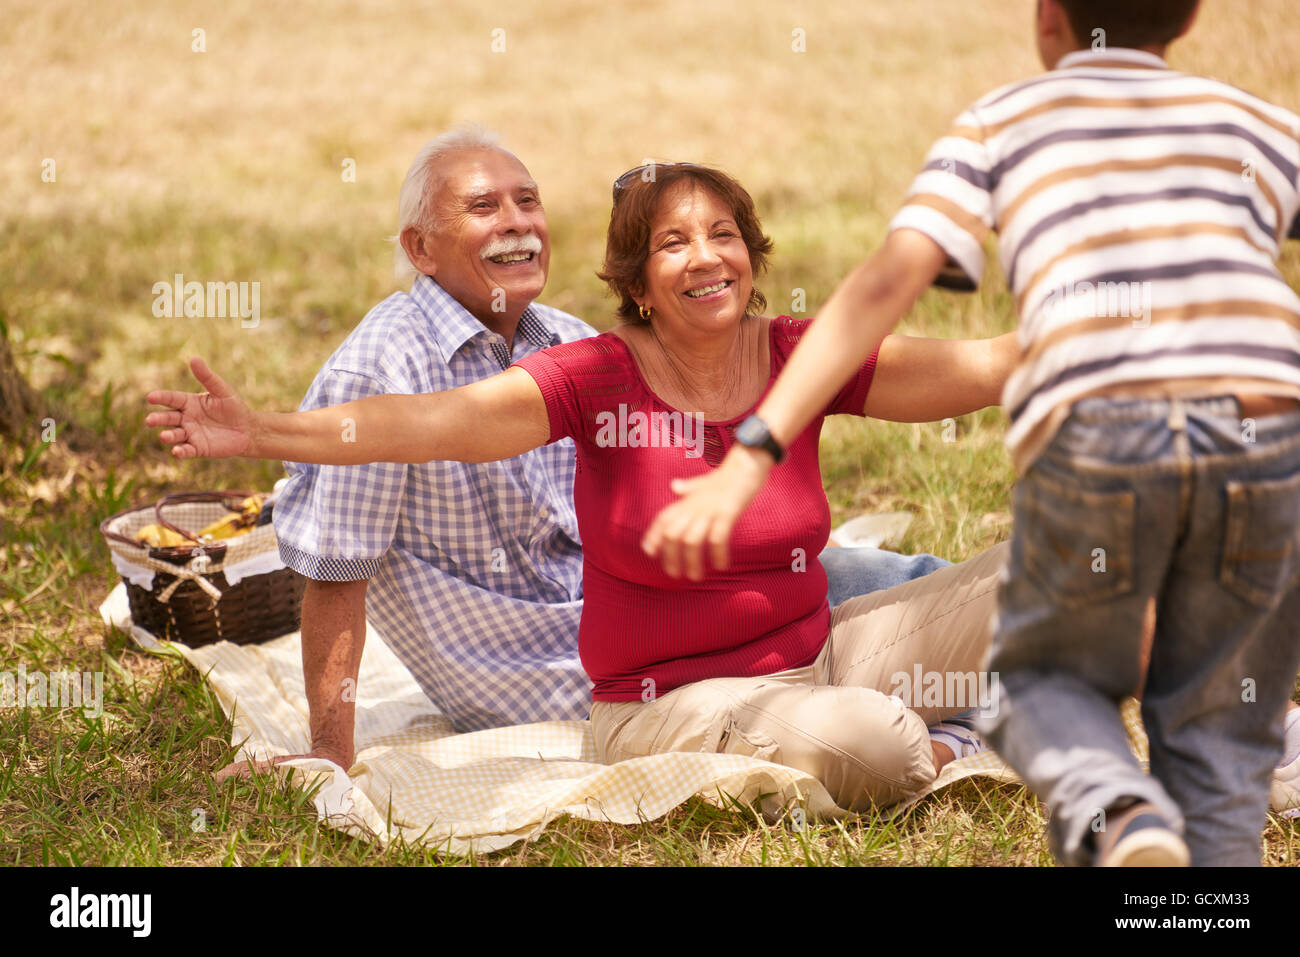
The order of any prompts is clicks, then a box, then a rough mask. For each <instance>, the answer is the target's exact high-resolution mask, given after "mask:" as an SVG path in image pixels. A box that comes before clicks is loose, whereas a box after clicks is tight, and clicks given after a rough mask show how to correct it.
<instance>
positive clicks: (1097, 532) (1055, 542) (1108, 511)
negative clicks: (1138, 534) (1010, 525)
mask: <svg viewBox="0 0 1300 957" xmlns="http://www.w3.org/2000/svg"><path fill="white" fill-rule="evenodd" d="M1015 503H1016V515H1015V529H1014V532H1013V534H1015V535H1016V536H1018V537H1019V538H1020V540H1021V544H1022V548H1023V549H1024V562H1025V572H1026V574H1027V575H1028V576H1029V577H1030V578H1031V579H1032V580H1033V581H1034V582H1035V583H1036V584H1037V585H1038V587H1039V588H1040V589H1042V591H1043V592H1044V593H1045V594H1046V595H1048V596H1050V597H1051V598H1053V599H1054V600H1056V601H1057V602H1059V603H1060V604H1061V605H1063V606H1065V607H1068V608H1082V607H1085V606H1087V605H1090V604H1094V603H1096V602H1102V601H1108V600H1110V599H1113V598H1118V597H1120V596H1121V595H1127V594H1128V593H1130V592H1131V591H1133V560H1134V517H1135V514H1136V511H1137V496H1136V493H1134V492H1133V491H1132V490H1130V489H1120V490H1117V491H1108V492H1095V491H1088V490H1085V489H1081V488H1076V487H1074V486H1072V485H1070V484H1068V482H1066V481H1058V480H1056V479H1054V478H1050V477H1048V476H1047V475H1045V474H1043V470H1042V469H1041V468H1037V469H1032V470H1030V473H1029V474H1028V475H1027V476H1025V478H1024V479H1023V480H1022V481H1021V482H1020V484H1019V485H1017V487H1016V492H1015Z"/></svg>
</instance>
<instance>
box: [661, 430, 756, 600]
mask: <svg viewBox="0 0 1300 957" xmlns="http://www.w3.org/2000/svg"><path fill="white" fill-rule="evenodd" d="M772 467H773V462H772V456H770V455H769V454H768V453H766V452H763V451H759V450H756V449H751V448H748V447H746V446H743V445H736V446H733V447H732V449H731V451H730V452H728V453H727V455H726V458H724V459H723V460H722V464H720V465H719V466H718V467H717V468H716V469H714V470H713V471H712V472H709V473H708V474H707V475H701V476H699V477H698V478H692V479H675V480H674V481H673V484H672V490H673V492H675V493H676V494H678V495H682V496H684V498H682V500H681V501H679V502H674V503H673V504H672V505H669V506H668V507H667V508H665V509H664V510H663V511H661V512H660V513H659V514H658V515H657V516H655V520H654V521H653V522H652V523H651V524H650V528H649V530H647V531H646V533H645V537H644V538H643V539H642V540H641V548H642V550H643V551H644V552H645V553H646V554H647V555H649V556H650V557H651V558H654V557H655V556H659V558H660V561H661V562H662V563H663V568H664V573H665V574H667V575H669V576H670V577H672V578H680V577H681V576H682V573H683V570H684V571H685V574H686V577H687V578H689V579H691V580H692V581H702V580H703V579H704V549H705V546H706V544H707V546H708V548H709V555H710V558H711V559H712V564H713V567H714V568H715V569H718V570H722V569H724V568H726V567H727V566H728V565H729V564H730V557H729V555H728V553H727V545H728V542H730V540H731V530H732V529H733V528H734V527H735V525H736V521H737V520H738V519H739V518H740V516H741V515H742V514H743V513H744V511H745V509H746V508H747V507H748V506H749V503H750V502H752V501H753V500H754V497H755V496H756V495H758V493H759V491H760V490H761V489H762V488H763V483H764V482H766V481H767V475H768V473H769V472H771V471H772Z"/></svg>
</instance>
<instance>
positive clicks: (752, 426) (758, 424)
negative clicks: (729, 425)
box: [736, 416, 771, 448]
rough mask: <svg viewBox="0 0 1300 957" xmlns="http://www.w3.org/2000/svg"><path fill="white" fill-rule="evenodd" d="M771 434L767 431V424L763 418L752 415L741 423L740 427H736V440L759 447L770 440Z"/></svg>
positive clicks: (742, 443)
mask: <svg viewBox="0 0 1300 957" xmlns="http://www.w3.org/2000/svg"><path fill="white" fill-rule="evenodd" d="M770 434H771V433H769V432H768V431H767V426H766V425H764V424H763V420H762V419H757V418H754V417H753V416H750V417H749V418H748V419H746V420H745V421H744V422H742V423H740V428H738V429H736V441H737V442H739V443H740V444H741V445H748V446H751V447H754V448H758V447H760V446H762V444H763V443H764V442H766V441H767V440H768V438H769V437H770Z"/></svg>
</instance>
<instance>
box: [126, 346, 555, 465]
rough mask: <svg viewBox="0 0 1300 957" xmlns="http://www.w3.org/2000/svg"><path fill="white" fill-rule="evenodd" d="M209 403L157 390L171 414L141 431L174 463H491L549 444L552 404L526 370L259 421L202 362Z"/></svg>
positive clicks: (153, 395)
mask: <svg viewBox="0 0 1300 957" xmlns="http://www.w3.org/2000/svg"><path fill="white" fill-rule="evenodd" d="M190 369H191V371H192V372H193V373H194V377H195V378H196V379H198V380H199V383H200V384H201V385H202V386H203V387H204V388H206V389H207V390H208V391H207V392H205V393H194V392H174V391H170V390H156V391H153V392H150V393H149V394H148V395H147V396H145V399H146V401H148V402H150V403H152V404H154V405H161V406H166V407H167V410H166V411H162V412H151V413H149V415H148V416H147V417H146V418H145V424H146V425H148V426H153V427H162V428H163V431H162V432H161V433H160V434H159V438H160V439H161V440H162V441H163V442H164V443H166V444H170V445H171V446H172V455H174V456H176V457H177V458H182V459H190V458H228V457H232V456H242V457H245V458H259V459H284V460H287V461H290V462H308V463H315V464H317V465H363V464H365V463H367V462H408V463H418V462H429V461H432V460H434V459H443V460H451V461H455V462H491V461H494V460H496V459H507V458H513V457H514V456H516V455H522V454H523V453H524V452H528V451H530V450H532V449H535V448H537V447H538V446H541V445H544V444H546V442H547V440H548V439H549V438H550V421H549V419H548V417H547V412H546V401H545V399H543V398H542V392H541V390H540V389H539V388H538V387H537V383H536V382H535V381H534V380H533V377H532V376H530V375H529V374H528V373H527V372H525V371H524V370H523V369H507V370H506V371H505V372H502V373H500V374H498V375H494V376H492V377H490V378H487V379H482V380H480V381H478V382H474V383H472V384H470V385H466V386H461V387H460V388H457V389H448V390H446V391H445V392H431V393H427V394H423V395H397V394H387V395H374V396H370V397H368V398H365V399H358V400H356V401H354V402H344V403H342V404H341V405H332V406H328V407H327V408H323V409H313V410H311V411H308V412H254V411H253V410H252V409H250V408H249V407H248V405H247V404H246V403H245V402H244V400H243V399H241V398H240V397H239V395H238V394H237V393H236V392H235V390H234V389H233V388H231V387H230V385H228V384H227V383H226V382H225V380H223V379H222V378H221V377H220V376H219V375H217V374H216V373H215V372H213V371H212V370H211V369H210V368H208V365H207V363H205V362H204V361H203V360H202V359H201V358H199V357H197V356H196V357H195V358H193V359H192V360H190Z"/></svg>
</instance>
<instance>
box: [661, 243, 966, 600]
mask: <svg viewBox="0 0 1300 957" xmlns="http://www.w3.org/2000/svg"><path fill="white" fill-rule="evenodd" d="M947 258H948V257H947V254H946V253H945V252H944V251H943V249H941V248H940V247H939V245H938V244H937V243H936V242H935V241H934V240H932V239H930V237H928V236H926V235H925V234H923V233H920V232H917V231H916V230H912V229H896V230H894V231H893V232H891V233H890V234H889V236H888V238H887V239H886V240H885V243H884V245H883V246H881V248H880V249H879V250H878V251H877V252H876V253H875V254H874V255H873V256H871V258H869V259H868V260H867V261H866V262H864V263H862V265H860V266H858V267H857V268H856V269H854V270H853V272H851V273H849V275H848V277H847V278H846V279H845V280H844V281H843V282H842V283H840V285H839V287H838V288H837V289H836V290H835V292H834V293H833V294H832V295H831V297H830V299H828V300H827V302H826V305H825V306H824V307H823V308H822V309H821V311H820V312H819V313H818V314H817V319H816V321H815V322H813V324H812V326H811V327H810V328H809V330H808V332H807V333H806V334H805V335H804V337H803V339H802V340H800V342H799V345H798V346H796V347H795V350H794V352H793V353H792V354H791V356H790V361H789V362H787V363H786V365H785V368H784V369H782V370H781V375H780V376H779V377H778V378H777V380H776V384H775V385H773V386H772V391H771V392H769V393H768V395H767V398H766V399H764V400H763V402H762V404H761V405H759V407H758V410H757V415H758V417H759V418H761V419H762V420H763V421H764V422H766V423H767V425H768V428H769V429H770V430H771V432H772V435H773V437H774V438H775V439H776V441H777V442H779V443H780V444H781V445H782V446H783V447H788V446H789V444H790V442H791V441H792V440H793V439H794V438H795V437H796V436H798V435H799V433H800V432H802V431H803V430H804V429H805V428H806V427H807V425H808V423H809V422H811V421H812V419H813V418H814V417H815V416H816V415H817V414H818V413H819V412H821V411H822V410H823V409H825V408H826V406H827V405H828V404H829V403H830V401H831V399H832V398H833V397H834V396H835V395H836V394H837V393H838V392H839V391H840V390H841V389H842V388H844V384H845V383H846V382H848V381H849V379H850V378H851V377H852V376H853V374H854V373H855V372H857V371H858V369H860V368H861V367H862V363H864V362H865V361H866V359H867V356H869V355H871V353H872V351H873V350H874V349H875V348H876V346H877V345H879V344H880V341H881V340H882V339H883V338H884V337H885V336H886V335H887V334H888V333H889V331H890V330H891V329H893V328H894V326H895V325H897V323H898V321H899V319H901V318H902V317H903V316H904V315H905V314H906V313H907V311H908V310H909V309H911V308H912V305H913V303H915V302H916V300H917V298H918V297H919V296H920V295H921V293H922V292H924V291H925V290H926V288H928V287H929V286H930V284H931V283H932V282H934V279H935V277H936V276H937V275H938V274H939V271H940V270H941V269H942V268H943V266H944V263H945V262H946V261H947ZM773 464H774V463H773V461H772V457H771V456H770V455H768V453H766V452H763V451H759V450H755V449H751V448H748V447H746V446H743V445H734V446H732V448H731V450H730V451H729V452H728V453H727V455H726V457H725V458H724V459H723V460H722V462H721V463H719V465H718V467H717V468H716V469H714V470H713V471H712V472H710V473H708V474H707V475H702V476H700V477H699V478H694V479H678V480H677V481H675V482H673V491H674V492H677V493H678V494H680V495H683V496H684V497H683V498H682V499H681V501H679V502H675V503H674V504H672V505H670V506H668V507H667V508H665V509H664V510H663V511H661V512H660V513H659V515H658V516H656V518H655V520H654V522H652V523H651V525H650V528H649V529H648V530H647V532H646V534H645V537H644V538H643V539H642V543H641V545H642V548H643V549H644V551H645V552H646V554H647V555H650V556H652V557H653V556H659V558H660V560H661V562H662V564H663V567H664V571H665V572H666V573H667V574H669V575H672V576H674V577H679V576H681V575H682V574H683V573H684V574H685V575H686V576H687V577H688V578H691V579H693V580H696V581H698V580H700V579H702V578H703V577H704V549H705V548H706V547H707V548H708V549H709V555H710V558H711V560H712V564H713V567H714V568H719V569H721V568H726V567H727V565H728V555H727V543H728V541H729V540H730V538H731V530H732V528H733V527H734V526H735V523H736V520H737V519H738V518H739V517H740V515H741V513H742V512H744V510H745V508H746V507H747V506H748V505H749V503H750V502H751V501H753V499H754V496H755V495H757V494H758V492H759V490H760V489H761V488H762V487H763V483H764V482H765V481H766V480H767V475H768V473H769V472H770V471H771V470H772V466H773Z"/></svg>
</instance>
